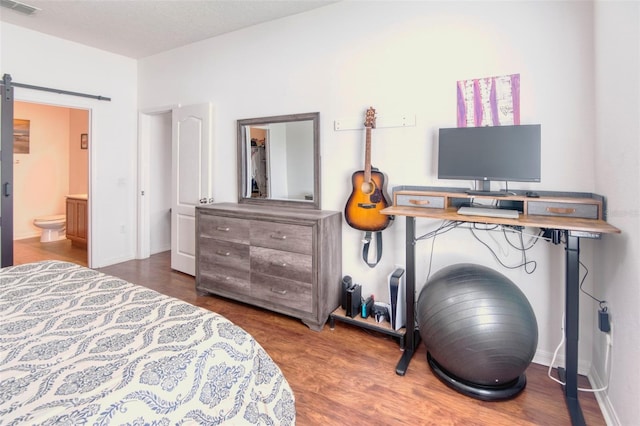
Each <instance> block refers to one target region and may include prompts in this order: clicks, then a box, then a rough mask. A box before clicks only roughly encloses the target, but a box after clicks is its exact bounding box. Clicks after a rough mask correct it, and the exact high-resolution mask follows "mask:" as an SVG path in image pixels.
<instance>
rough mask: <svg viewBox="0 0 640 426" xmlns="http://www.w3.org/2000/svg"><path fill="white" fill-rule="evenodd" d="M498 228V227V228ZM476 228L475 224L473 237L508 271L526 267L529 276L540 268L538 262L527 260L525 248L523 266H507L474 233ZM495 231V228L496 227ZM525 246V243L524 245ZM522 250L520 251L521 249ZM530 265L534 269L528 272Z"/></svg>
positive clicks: (472, 230) (472, 231)
mask: <svg viewBox="0 0 640 426" xmlns="http://www.w3.org/2000/svg"><path fill="white" fill-rule="evenodd" d="M496 227H497V226H496ZM474 228H475V224H474V226H473V227H470V228H469V230H470V231H471V235H473V237H474V238H475V239H476V240H478V242H480V244H482V245H484V246H485V247H486V248H487V249H488V250H489V252H490V253H491V254H492V255H493V257H494V259H495V260H496V262H498V263H499V264H500V265H502V267H504V268H506V269H518V268H520V267H524V271H525V272H526V273H527V274H533V272H534V271H535V270H536V268H537V266H538V262H536V261H535V260H527V258H526V255H525V252H524V247H523V249H522V253H523V261H522V263H521V264H519V265H515V266H509V265H507V264H505V263H504V262H503V261H502V260H500V258H499V257H498V255H497V254H496V252H495V251H494V250H493V249H492V248H491V246H489V245H488V244H487V243H485V242H484V241H482V240H481V239H480V238H479V237H478V236H477V235H476V234H475V232H474ZM494 229H495V227H494ZM483 230H484V229H483ZM520 237H521V238H522V233H520ZM523 245H524V243H523ZM519 250H520V249H519ZM528 265H533V269H531V270H528V269H527V266H528Z"/></svg>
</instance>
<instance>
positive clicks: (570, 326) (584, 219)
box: [381, 187, 620, 425]
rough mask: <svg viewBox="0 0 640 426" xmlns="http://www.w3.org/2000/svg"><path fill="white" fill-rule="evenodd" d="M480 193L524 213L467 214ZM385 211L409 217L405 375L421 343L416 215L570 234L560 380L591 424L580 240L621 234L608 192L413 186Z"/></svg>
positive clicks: (570, 404) (574, 417) (576, 421)
mask: <svg viewBox="0 0 640 426" xmlns="http://www.w3.org/2000/svg"><path fill="white" fill-rule="evenodd" d="M407 188H411V187H407ZM416 188H418V189H416ZM518 192H520V193H518ZM478 198H480V199H482V198H488V199H493V200H495V201H497V202H499V203H500V204H501V205H504V206H505V207H506V208H514V207H515V208H517V209H519V210H520V211H521V212H523V213H521V214H520V217H519V218H518V219H508V218H496V217H479V216H465V215H459V214H458V213H457V210H458V207H459V206H460V205H464V204H465V203H469V202H470V201H473V199H478ZM381 213H382V214H387V215H393V216H404V217H405V220H406V233H405V251H406V253H405V254H406V274H407V275H406V292H407V294H406V302H407V306H406V313H407V333H406V337H405V350H404V352H403V354H402V358H401V359H400V361H399V362H398V364H397V367H396V373H397V374H399V375H404V374H405V373H406V371H407V368H408V366H409V362H410V361H411V358H412V357H413V354H414V352H415V350H416V348H417V347H418V344H419V343H420V337H419V334H418V333H417V332H416V330H415V283H416V274H415V255H416V253H415V245H416V242H417V240H416V236H415V223H416V218H424V219H434V220H446V221H456V222H468V223H486V224H495V225H511V226H519V227H535V228H541V229H549V230H553V231H554V232H555V233H556V235H557V236H558V238H557V240H558V241H557V242H558V243H559V242H560V241H561V240H562V239H561V238H559V236H560V235H562V236H563V237H564V244H565V311H566V312H565V316H566V320H565V364H566V366H565V368H564V369H563V368H559V372H560V379H561V380H562V381H563V382H564V383H565V385H564V386H563V391H564V395H565V401H566V404H567V409H568V410H569V415H570V417H571V424H572V425H585V420H584V416H583V414H582V409H581V408H580V403H579V401H578V336H579V329H578V326H579V303H580V300H579V298H580V274H579V267H580V239H581V238H595V239H598V238H600V237H601V235H602V234H618V233H620V230H619V229H618V228H616V227H614V226H612V225H610V224H608V223H607V222H606V221H605V220H604V217H605V206H604V197H601V196H598V195H595V194H585V193H562V192H540V193H539V196H538V197H536V198H531V197H527V196H526V195H525V194H524V193H523V192H522V191H515V193H514V195H510V196H506V197H499V198H497V197H495V196H490V195H487V196H485V195H483V196H477V195H467V194H466V193H465V192H464V190H463V189H458V188H437V187H426V188H424V187H422V188H421V187H413V188H411V189H403V187H400V189H399V190H396V189H395V188H394V195H393V205H392V206H391V207H387V208H385V209H383V210H381ZM533 213H535V214H533ZM410 324H413V327H414V329H413V330H410Z"/></svg>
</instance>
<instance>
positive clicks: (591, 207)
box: [527, 201, 598, 219]
mask: <svg viewBox="0 0 640 426" xmlns="http://www.w3.org/2000/svg"><path fill="white" fill-rule="evenodd" d="M527 214H531V215H542V216H565V217H580V218H584V219H598V205H597V204H579V203H564V202H552V201H529V202H528V203H527Z"/></svg>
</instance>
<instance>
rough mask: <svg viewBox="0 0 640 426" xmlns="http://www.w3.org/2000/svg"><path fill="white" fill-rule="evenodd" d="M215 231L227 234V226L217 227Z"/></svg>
mask: <svg viewBox="0 0 640 426" xmlns="http://www.w3.org/2000/svg"><path fill="white" fill-rule="evenodd" d="M216 229H217V230H218V231H220V232H229V227H228V226H217V227H216Z"/></svg>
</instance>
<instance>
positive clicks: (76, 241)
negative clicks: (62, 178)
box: [67, 196, 88, 248]
mask: <svg viewBox="0 0 640 426" xmlns="http://www.w3.org/2000/svg"><path fill="white" fill-rule="evenodd" d="M87 218H88V215H87V199H86V197H73V196H68V197H67V238H68V239H70V240H71V244H72V245H74V246H77V247H82V248H86V247H87V230H88V226H87V224H88V221H87Z"/></svg>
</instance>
